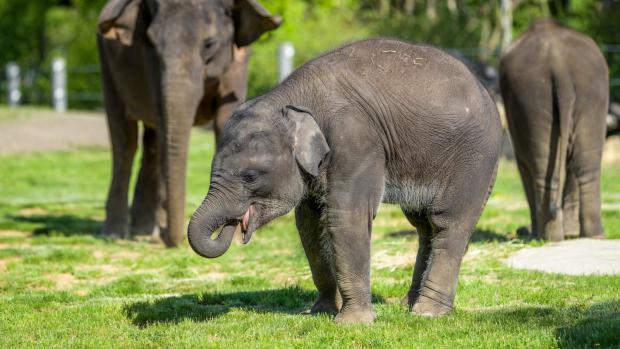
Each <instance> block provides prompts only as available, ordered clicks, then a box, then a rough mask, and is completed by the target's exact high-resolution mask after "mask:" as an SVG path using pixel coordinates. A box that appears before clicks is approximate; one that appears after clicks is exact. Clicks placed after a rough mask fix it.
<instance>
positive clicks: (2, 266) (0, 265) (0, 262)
mask: <svg viewBox="0 0 620 349" xmlns="http://www.w3.org/2000/svg"><path fill="white" fill-rule="evenodd" d="M18 260H20V258H17V257H10V258H5V259H0V273H3V272H5V271H7V269H8V267H9V264H10V263H13V262H16V261H18Z"/></svg>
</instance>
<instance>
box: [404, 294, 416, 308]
mask: <svg viewBox="0 0 620 349" xmlns="http://www.w3.org/2000/svg"><path fill="white" fill-rule="evenodd" d="M416 298H417V297H416V296H414V293H413V292H412V291H409V292H407V294H406V295H405V296H404V297H403V298H401V300H400V304H401V305H402V306H404V307H407V308H409V309H411V307H412V306H413V304H415V299H416Z"/></svg>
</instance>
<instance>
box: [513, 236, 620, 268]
mask: <svg viewBox="0 0 620 349" xmlns="http://www.w3.org/2000/svg"><path fill="white" fill-rule="evenodd" d="M505 263H506V264H507V265H509V266H511V267H513V268H517V269H528V270H537V271H542V272H547V273H560V274H567V275H595V274H607V275H614V274H615V275H620V240H594V239H575V240H566V241H562V242H556V243H549V244H546V245H545V246H542V247H531V248H525V249H522V250H520V251H519V252H517V253H515V254H513V255H512V256H510V258H508V259H507V260H506V262H505Z"/></svg>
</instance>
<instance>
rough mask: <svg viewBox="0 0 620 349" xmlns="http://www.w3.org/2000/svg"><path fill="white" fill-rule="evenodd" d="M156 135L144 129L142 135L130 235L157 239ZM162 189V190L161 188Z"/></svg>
mask: <svg viewBox="0 0 620 349" xmlns="http://www.w3.org/2000/svg"><path fill="white" fill-rule="evenodd" d="M157 153H158V151H157V133H156V131H155V129H154V128H150V127H148V126H145V127H144V134H143V135H142V163H141V165H140V174H139V175H138V181H137V183H136V188H135V189H134V197H133V203H132V205H131V233H132V234H134V235H145V234H146V235H152V236H153V237H158V235H159V234H158V233H157V231H158V230H159V228H158V225H157V216H158V215H161V214H162V212H158V211H162V207H161V200H160V195H159V191H160V183H161V180H160V171H159V162H158V161H159V159H158V155H157ZM162 189H163V188H162Z"/></svg>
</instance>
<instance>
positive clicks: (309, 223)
mask: <svg viewBox="0 0 620 349" xmlns="http://www.w3.org/2000/svg"><path fill="white" fill-rule="evenodd" d="M295 220H296V223H297V230H298V231H299V236H300V238H301V243H302V245H303V248H304V251H305V252H306V257H307V258H308V263H309V264H310V271H311V272H312V279H313V281H314V284H315V286H316V288H317V290H318V291H319V297H318V299H317V301H316V302H315V303H314V305H313V306H312V308H311V310H310V313H311V314H321V313H328V314H337V313H338V311H340V308H341V307H342V298H341V297H340V292H339V291H338V284H337V282H336V275H335V272H334V266H333V256H332V253H331V247H330V241H326V240H325V239H326V238H327V236H325V235H324V234H325V231H324V225H323V223H322V221H321V207H320V204H319V203H318V202H317V201H316V200H314V199H313V198H306V199H305V200H304V201H302V202H301V203H300V204H299V205H298V206H297V208H296V209H295Z"/></svg>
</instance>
